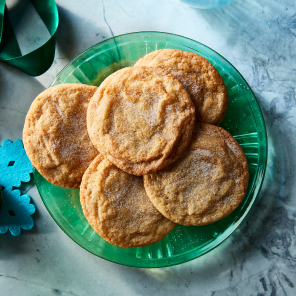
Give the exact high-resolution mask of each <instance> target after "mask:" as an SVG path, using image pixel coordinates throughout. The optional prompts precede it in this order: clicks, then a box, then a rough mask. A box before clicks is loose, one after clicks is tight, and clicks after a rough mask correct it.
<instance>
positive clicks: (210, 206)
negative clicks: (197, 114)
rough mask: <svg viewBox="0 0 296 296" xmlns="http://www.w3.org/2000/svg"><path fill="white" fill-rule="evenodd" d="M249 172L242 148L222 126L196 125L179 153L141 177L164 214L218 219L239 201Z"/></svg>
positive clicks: (187, 219)
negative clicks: (183, 148) (161, 166)
mask: <svg viewBox="0 0 296 296" xmlns="http://www.w3.org/2000/svg"><path fill="white" fill-rule="evenodd" d="M248 179H249V171H248V165H247V160H246V157H245V155H244V152H243V150H242V149H241V147H240V146H239V144H238V143H237V142H236V140H235V139H234V138H233V137H232V136H231V135H230V134H229V133H228V132H227V131H225V130H224V129H222V128H220V127H217V126H213V125H209V124H198V125H197V129H196V132H194V134H193V137H192V142H191V144H190V145H189V146H188V148H187V149H186V150H185V151H184V152H183V153H182V155H181V156H180V158H179V159H178V160H177V161H176V162H175V163H173V164H171V165H170V166H169V167H167V168H165V169H164V170H161V171H159V172H157V173H153V174H149V175H146V176H144V185H145V189H146V192H147V194H148V196H149V198H150V200H151V201H152V203H153V204H154V206H155V207H156V208H157V209H158V210H159V211H160V212H161V213H162V214H163V215H164V216H165V217H167V218H168V219H170V220H172V221H174V222H175V223H179V224H182V225H196V226H199V225H206V224H210V223H213V222H215V221H218V220H220V219H222V218H224V217H226V216H227V215H229V214H230V213H231V212H232V211H234V210H235V209H236V207H237V206H238V205H239V204H240V202H241V201H242V200H243V198H244V196H245V194H246V190H247V187H248Z"/></svg>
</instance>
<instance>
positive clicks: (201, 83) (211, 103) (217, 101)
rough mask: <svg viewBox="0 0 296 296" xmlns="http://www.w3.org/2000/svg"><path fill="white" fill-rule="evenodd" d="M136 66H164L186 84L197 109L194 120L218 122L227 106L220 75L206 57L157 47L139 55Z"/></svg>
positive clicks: (216, 123)
mask: <svg viewBox="0 0 296 296" xmlns="http://www.w3.org/2000/svg"><path fill="white" fill-rule="evenodd" d="M135 66H151V67H157V68H161V69H164V70H166V71H168V72H169V73H171V74H172V75H173V76H174V77H176V78H177V79H178V80H179V81H180V82H181V83H182V84H183V86H184V87H185V88H186V90H187V91H188V93H189V94H190V96H191V99H192V101H193V103H194V105H195V109H196V120H197V121H199V122H204V123H209V124H213V125H219V124H220V123H221V122H222V119H223V117H224V115H225V112H226V109H227V106H228V93H227V89H226V87H225V85H224V82H223V79H222V77H221V75H220V74H219V72H218V71H217V70H216V69H215V67H214V66H213V65H212V64H211V63H210V62H209V61H207V60H206V59H205V58H203V57H201V56H199V55H197V54H195V53H192V52H186V51H181V50H177V49H160V50H156V51H153V52H151V53H149V54H147V55H145V56H144V57H143V58H141V59H140V60H139V61H138V62H137V63H136V65H135Z"/></svg>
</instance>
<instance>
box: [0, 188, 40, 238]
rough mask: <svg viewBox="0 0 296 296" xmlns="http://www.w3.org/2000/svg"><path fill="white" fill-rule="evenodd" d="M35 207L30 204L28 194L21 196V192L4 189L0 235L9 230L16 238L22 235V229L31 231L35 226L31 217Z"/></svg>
mask: <svg viewBox="0 0 296 296" xmlns="http://www.w3.org/2000/svg"><path fill="white" fill-rule="evenodd" d="M34 212H35V206H34V205H32V204H30V196H29V195H28V194H24V195H21V193H20V191H19V190H10V189H6V188H5V189H4V190H3V191H2V206H1V213H0V233H5V232H6V231H7V230H8V229H9V230H10V232H11V234H12V235H14V236H16V235H19V234H20V233H21V228H22V229H24V230H29V229H31V228H32V227H33V226H34V221H33V218H32V217H31V215H32V214H33V213H34Z"/></svg>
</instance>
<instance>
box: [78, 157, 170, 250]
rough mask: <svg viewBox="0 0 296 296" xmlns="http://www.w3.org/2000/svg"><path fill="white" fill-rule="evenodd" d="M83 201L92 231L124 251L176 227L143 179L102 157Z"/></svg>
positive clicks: (90, 173) (84, 187) (89, 175)
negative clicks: (157, 206)
mask: <svg viewBox="0 0 296 296" xmlns="http://www.w3.org/2000/svg"><path fill="white" fill-rule="evenodd" d="M80 202H81V205H82V209H83V213H84V215H85V217H86V219H87V220H88V222H89V224H90V225H91V226H92V228H93V229H94V230H95V231H96V232H97V233H98V234H99V235H100V236H101V237H102V238H104V239H105V240H106V241H108V242H110V243H111V244H114V245H117V246H121V247H124V248H129V247H143V246H147V245H150V244H153V243H156V242H158V241H159V240H161V239H163V238H164V237H165V236H167V235H168V234H169V233H170V232H171V230H172V229H173V228H174V227H175V223H173V222H172V221H170V220H168V219H166V218H165V217H164V216H163V215H161V214H160V213H159V212H158V211H157V210H156V209H155V207H154V206H153V205H152V203H151V201H150V200H149V198H148V196H147V194H146V192H145V189H144V184H143V177H139V176H134V175H130V174H128V173H126V172H124V171H122V170H120V169H119V168H117V167H116V166H115V165H113V164H112V163H111V162H110V161H109V160H107V159H106V158H103V156H102V155H99V156H97V157H96V158H95V159H94V161H93V162H92V163H91V165H90V166H89V168H88V169H87V170H86V172H85V174H84V176H83V179H82V183H81V187H80Z"/></svg>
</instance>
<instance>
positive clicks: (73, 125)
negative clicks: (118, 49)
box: [23, 84, 99, 188]
mask: <svg viewBox="0 0 296 296" xmlns="http://www.w3.org/2000/svg"><path fill="white" fill-rule="evenodd" d="M96 90H97V87H95V86H88V85H83V84H61V85H58V86H54V87H51V88H49V89H47V90H45V91H44V92H42V93H41V94H40V95H38V96H37V98H36V99H35V100H34V101H33V103H32V105H31V107H30V109H29V112H28V114H27V117H26V121H25V126H24V130H23V142H24V147H25V150H26V152H27V155H28V157H29V159H30V160H31V162H32V164H33V165H34V166H35V167H36V169H37V170H38V171H39V172H40V174H41V175H42V176H43V177H44V178H45V179H47V180H48V181H49V182H51V183H53V184H55V185H58V186H63V187H68V188H78V187H79V186H80V183H81V179H82V175H83V174H84V172H85V170H86V169H87V167H88V166H89V164H90V163H91V161H92V160H93V159H94V158H95V157H96V156H97V155H98V154H99V152H98V151H97V150H96V149H95V147H94V146H93V145H92V143H91V141H90V138H89V136H88V133H87V127H86V112H87V107H88V104H89V101H90V98H91V97H92V96H93V94H94V93H95V91H96Z"/></svg>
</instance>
